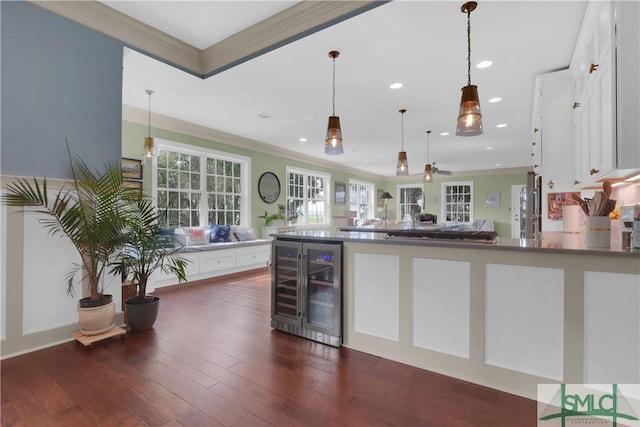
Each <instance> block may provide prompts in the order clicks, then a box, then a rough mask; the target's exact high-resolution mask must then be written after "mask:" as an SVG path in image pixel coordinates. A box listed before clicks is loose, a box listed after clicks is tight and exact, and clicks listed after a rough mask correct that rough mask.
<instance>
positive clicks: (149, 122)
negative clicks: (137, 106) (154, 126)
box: [147, 92, 151, 138]
mask: <svg viewBox="0 0 640 427" xmlns="http://www.w3.org/2000/svg"><path fill="white" fill-rule="evenodd" d="M147 93H148V94H149V121H148V124H149V138H151V92H147Z"/></svg>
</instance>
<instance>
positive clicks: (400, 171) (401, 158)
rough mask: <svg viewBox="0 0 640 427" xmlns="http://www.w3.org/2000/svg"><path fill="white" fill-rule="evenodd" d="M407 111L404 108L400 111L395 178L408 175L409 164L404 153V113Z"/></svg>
mask: <svg viewBox="0 0 640 427" xmlns="http://www.w3.org/2000/svg"><path fill="white" fill-rule="evenodd" d="M406 112H407V110H405V109H404V108H403V109H402V110H400V123H401V124H400V126H401V129H402V146H401V148H400V152H399V153H398V165H397V166H396V176H407V175H409V162H408V161H407V152H406V151H404V113H406Z"/></svg>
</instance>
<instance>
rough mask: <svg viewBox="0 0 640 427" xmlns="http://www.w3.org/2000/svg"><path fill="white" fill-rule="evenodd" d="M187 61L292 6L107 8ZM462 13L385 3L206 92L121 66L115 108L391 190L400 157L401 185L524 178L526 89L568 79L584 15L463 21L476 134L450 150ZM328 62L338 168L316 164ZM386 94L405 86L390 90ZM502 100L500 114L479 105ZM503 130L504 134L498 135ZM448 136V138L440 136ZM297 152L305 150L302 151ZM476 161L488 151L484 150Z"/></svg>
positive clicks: (476, 15) (487, 16)
mask: <svg viewBox="0 0 640 427" xmlns="http://www.w3.org/2000/svg"><path fill="white" fill-rule="evenodd" d="M105 4H107V5H108V6H111V7H114V8H116V9H118V10H119V11H121V12H123V13H126V14H128V15H130V16H132V17H133V18H136V19H138V20H141V21H143V22H145V23H147V24H148V25H151V26H153V27H156V28H158V29H160V30H162V31H164V32H166V33H168V34H171V35H173V36H174V37H176V38H179V39H181V40H183V41H185V42H187V43H189V44H191V45H193V46H195V47H198V48H199V49H204V48H206V47H208V46H209V45H211V44H214V43H216V42H219V41H220V40H222V39H224V38H225V37H227V36H229V35H230V34H233V33H234V32H237V31H240V30H242V29H244V28H246V27H247V26H249V25H251V24H254V23H256V22H258V21H260V20H261V19H264V18H266V17H268V16H270V15H272V14H274V13H277V12H279V11H281V10H283V9H285V8H286V7H288V6H290V5H292V4H293V3H292V2H281V1H280V2H270V1H253V2H247V1H227V2H220V1H215V2H212V1H196V2H166V1H144V2H111V1H110V2H106V3H105ZM461 5H462V2H453V1H394V2H391V3H387V4H384V5H382V6H380V7H377V8H374V9H372V10H370V11H368V12H365V13H363V14H361V15H358V16H355V17H353V18H351V19H348V20H346V21H343V22H341V23H338V24H336V25H334V26H331V27H329V28H326V29H324V30H321V31H319V32H316V33H314V34H311V35H309V36H307V37H305V38H302V39H299V40H297V41H294V42H292V43H290V44H287V45H285V46H282V47H280V48H278V49H276V50H273V51H271V52H268V53H266V54H264V55H261V56H258V57H256V58H254V59H251V60H249V61H247V62H244V63H242V64H240V65H238V66H236V67H233V68H231V69H228V70H226V71H223V72H222V73H220V74H217V75H214V76H212V77H209V78H207V79H204V80H203V79H200V78H198V77H195V76H193V75H191V74H188V73H185V72H183V71H180V70H178V69H176V68H174V67H172V66H169V65H166V64H164V63H162V62H160V61H157V60H154V59H151V58H149V57H147V56H144V55H142V54H140V53H138V52H129V53H128V54H127V55H125V58H124V87H123V104H125V105H128V106H132V107H134V108H138V109H142V110H145V111H146V110H147V104H148V98H147V95H146V93H145V89H153V90H154V91H155V95H153V97H152V100H151V105H152V108H151V109H152V112H153V113H154V114H156V113H157V114H162V115H166V116H170V117H174V118H177V119H180V120H184V121H187V122H191V123H195V124H198V125H201V126H206V127H210V128H213V129H217V130H221V131H224V132H227V133H231V134H235V135H239V136H242V137H245V138H249V139H252V140H257V141H261V142H264V143H266V144H273V145H277V146H278V147H281V148H287V149H289V150H292V151H295V152H299V153H303V154H306V155H309V156H314V157H318V158H322V159H324V160H329V161H333V162H336V163H338V164H341V165H345V166H349V167H352V168H357V169H360V170H362V171H365V172H369V173H373V174H378V175H383V176H393V175H395V163H396V159H397V153H398V151H399V150H400V146H401V118H400V113H399V112H398V110H399V109H401V108H406V109H407V112H406V114H405V115H404V141H405V150H406V151H407V153H408V157H409V167H410V172H411V173H412V174H417V173H420V172H421V171H422V170H423V169H424V164H425V163H426V162H427V147H426V145H427V144H426V135H425V131H426V130H432V131H433V132H432V134H431V137H430V159H429V160H430V161H431V162H434V161H435V162H436V163H437V166H438V167H439V168H441V169H445V170H452V171H454V172H463V171H476V170H486V169H496V168H513V167H530V166H531V163H532V162H531V154H530V153H531V139H532V136H531V114H532V102H533V87H534V79H535V76H536V75H538V74H542V73H547V72H550V71H554V70H558V69H563V68H566V67H568V65H569V61H570V57H571V53H572V50H573V47H574V44H575V41H576V38H577V35H578V31H579V27H580V24H581V22H582V17H583V15H584V11H585V7H586V2H584V1H565V2H559V1H507V2H505V1H482V2H479V5H478V8H477V9H476V11H474V12H473V13H472V14H471V26H472V29H471V38H472V42H471V48H472V55H471V59H472V64H473V65H475V64H476V63H477V62H479V61H480V60H484V59H489V60H492V61H493V66H492V67H490V68H487V69H477V68H475V66H474V67H473V68H472V71H471V80H472V83H473V84H476V85H478V91H479V94H480V99H481V107H482V112H483V122H484V128H485V132H484V134H483V135H481V136H477V137H467V138H464V137H456V136H455V123H456V117H457V114H458V105H459V102H460V88H461V87H462V86H464V85H466V79H467V76H466V59H467V58H466V50H467V46H466V15H465V14H463V13H462V12H461V11H460V6H461ZM330 50H338V51H340V52H341V55H340V57H339V58H338V59H337V60H336V114H337V115H339V116H340V119H341V124H342V131H343V138H344V149H345V154H344V155H342V156H327V155H325V154H324V152H323V150H324V135H325V133H326V125H327V117H328V116H329V115H331V101H332V100H331V75H332V74H331V73H332V63H331V59H329V57H328V52H329V51H330ZM394 82H402V83H404V87H403V88H401V89H398V90H391V89H389V85H390V84H391V83H394ZM491 97H501V98H502V101H501V102H499V103H489V102H488V99H489V98H491ZM499 123H506V124H507V127H505V128H496V125H497V124H499ZM441 132H449V133H450V135H449V136H441V135H440V133H441ZM300 138H307V142H300V141H299V139H300ZM487 147H492V149H491V150H488V149H487Z"/></svg>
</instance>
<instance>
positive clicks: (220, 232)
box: [209, 224, 231, 243]
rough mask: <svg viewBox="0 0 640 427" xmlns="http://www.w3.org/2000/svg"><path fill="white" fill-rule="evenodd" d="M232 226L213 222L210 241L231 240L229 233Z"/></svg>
mask: <svg viewBox="0 0 640 427" xmlns="http://www.w3.org/2000/svg"><path fill="white" fill-rule="evenodd" d="M230 231H231V227H230V226H228V225H218V224H211V233H210V234H209V241H210V242H211V243H220V242H230V241H231V239H230V237H229V233H230Z"/></svg>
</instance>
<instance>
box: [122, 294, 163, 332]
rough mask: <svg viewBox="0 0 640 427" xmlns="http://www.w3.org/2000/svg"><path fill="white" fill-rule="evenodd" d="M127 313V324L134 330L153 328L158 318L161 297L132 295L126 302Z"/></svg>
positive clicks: (140, 330)
mask: <svg viewBox="0 0 640 427" xmlns="http://www.w3.org/2000/svg"><path fill="white" fill-rule="evenodd" d="M125 306H126V308H125V310H126V313H127V324H128V325H129V327H130V328H131V331H132V332H142V331H146V330H148V329H151V328H153V324H154V323H155V322H156V319H157V318H158V309H159V308H160V298H158V297H147V298H139V297H132V298H129V299H128V300H127V301H126V302H125Z"/></svg>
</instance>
